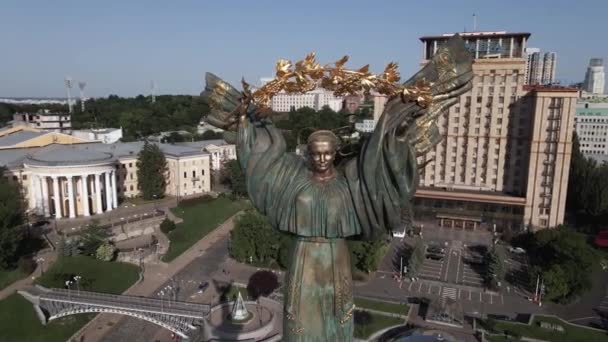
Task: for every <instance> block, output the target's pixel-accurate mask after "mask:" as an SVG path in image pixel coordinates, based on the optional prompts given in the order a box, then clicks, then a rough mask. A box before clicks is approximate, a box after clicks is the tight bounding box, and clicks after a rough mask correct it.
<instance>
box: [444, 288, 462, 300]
mask: <svg viewBox="0 0 608 342" xmlns="http://www.w3.org/2000/svg"><path fill="white" fill-rule="evenodd" d="M441 297H447V298H452V299H454V300H456V299H457V298H458V290H457V289H455V288H453V287H444V288H443V291H442V292H441Z"/></svg>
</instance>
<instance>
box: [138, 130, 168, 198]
mask: <svg viewBox="0 0 608 342" xmlns="http://www.w3.org/2000/svg"><path fill="white" fill-rule="evenodd" d="M166 173H167V160H166V159H165V155H164V154H163V152H162V151H161V150H160V148H159V147H158V145H156V144H151V143H149V142H147V141H146V142H145V143H144V147H143V149H142V150H141V151H140V152H139V156H138V158H137V184H138V187H139V190H140V192H141V196H142V198H143V199H146V200H151V199H156V198H163V197H164V196H165V188H166V187H167V181H166V179H165V175H166Z"/></svg>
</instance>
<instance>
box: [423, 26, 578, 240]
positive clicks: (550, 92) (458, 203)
mask: <svg viewBox="0 0 608 342" xmlns="http://www.w3.org/2000/svg"><path fill="white" fill-rule="evenodd" d="M461 35H462V37H463V39H464V40H465V42H466V44H467V48H468V49H469V50H470V51H471V53H472V54H473V56H474V57H475V60H474V63H473V72H474V74H475V75H474V79H473V87H472V89H471V90H470V91H468V92H467V93H465V94H463V95H462V96H461V97H460V100H459V102H458V103H456V104H455V105H454V106H452V107H451V108H450V109H449V111H448V112H447V113H446V114H445V115H444V116H443V117H441V118H440V119H439V121H438V127H439V131H440V133H441V134H442V135H443V137H444V139H443V141H442V142H441V143H439V144H438V145H437V146H436V147H435V148H434V150H431V151H430V152H428V153H427V154H426V155H424V156H422V157H420V160H419V162H420V163H422V162H425V161H429V162H428V163H427V164H426V166H425V167H424V168H423V169H422V170H421V175H420V187H419V189H418V191H417V192H416V195H415V205H416V206H417V212H418V215H419V217H425V218H433V219H437V220H438V222H439V224H441V225H447V226H461V227H471V228H474V227H477V226H479V225H481V224H492V225H494V224H496V225H497V227H498V228H500V227H504V226H509V227H511V228H512V229H520V228H522V227H530V228H532V229H536V228H544V227H553V226H556V225H558V224H560V223H562V222H563V219H564V206H565V197H566V191H567V180H568V170H569V163H570V152H571V142H572V128H573V126H574V111H575V104H576V98H577V91H576V90H575V89H570V88H558V87H544V86H536V87H528V86H526V87H524V83H525V78H524V74H525V68H526V58H525V57H526V55H525V54H524V49H525V47H526V42H527V40H528V38H529V37H530V34H529V33H508V32H504V31H503V32H473V33H462V34H461ZM450 36H452V34H444V35H441V36H430V37H422V38H421V41H422V43H423V61H422V63H423V64H424V63H426V62H427V61H428V60H429V59H431V58H432V57H433V55H434V54H435V53H436V52H437V49H438V48H440V47H441V46H442V44H444V43H445V42H446V41H447V40H448V39H449V38H450Z"/></svg>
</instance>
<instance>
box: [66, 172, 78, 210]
mask: <svg viewBox="0 0 608 342" xmlns="http://www.w3.org/2000/svg"><path fill="white" fill-rule="evenodd" d="M67 178H68V203H69V204H70V218H74V217H76V205H75V200H76V195H75V194H74V177H72V176H68V177H67Z"/></svg>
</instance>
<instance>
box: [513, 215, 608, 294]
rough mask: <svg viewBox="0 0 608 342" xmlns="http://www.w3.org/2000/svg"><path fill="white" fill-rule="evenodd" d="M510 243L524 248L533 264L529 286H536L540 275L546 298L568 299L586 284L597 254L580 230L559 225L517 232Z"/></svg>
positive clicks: (579, 292) (587, 285)
mask: <svg viewBox="0 0 608 342" xmlns="http://www.w3.org/2000/svg"><path fill="white" fill-rule="evenodd" d="M514 243H515V244H517V245H520V246H522V247H524V248H525V249H526V250H527V251H528V253H529V255H530V262H531V264H532V265H533V266H532V268H531V274H532V277H530V278H531V279H530V280H531V282H533V284H531V286H532V287H534V286H536V278H537V275H540V276H541V278H542V279H543V281H544V284H545V286H546V298H547V299H550V300H552V301H555V302H559V303H568V302H570V301H572V300H573V299H575V298H576V297H577V296H579V295H580V294H582V293H583V292H584V291H586V290H588V289H589V288H590V286H591V275H592V274H593V268H594V265H595V264H596V261H597V259H599V258H598V257H597V253H596V252H595V250H594V249H593V248H592V247H591V246H590V245H589V243H588V242H587V239H586V236H585V235H584V234H581V233H578V232H576V231H575V230H574V229H572V228H570V227H567V226H560V227H557V228H554V229H543V230H541V231H538V232H536V233H534V234H532V233H528V234H523V235H519V236H518V237H517V238H516V239H515V240H514Z"/></svg>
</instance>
